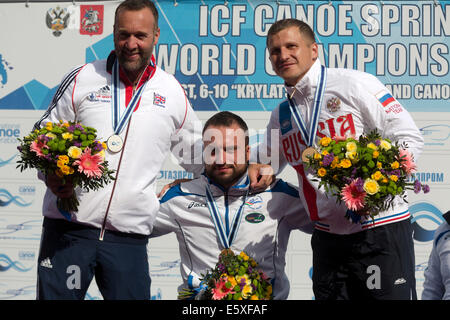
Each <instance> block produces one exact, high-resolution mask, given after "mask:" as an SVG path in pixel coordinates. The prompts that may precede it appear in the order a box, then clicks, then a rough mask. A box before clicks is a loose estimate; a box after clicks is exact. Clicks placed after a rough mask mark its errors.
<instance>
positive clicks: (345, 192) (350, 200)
mask: <svg viewBox="0 0 450 320" xmlns="http://www.w3.org/2000/svg"><path fill="white" fill-rule="evenodd" d="M356 181H357V180H353V181H352V182H351V183H350V184H346V185H345V187H344V188H343V189H342V191H341V197H342V200H344V202H345V205H346V206H347V208H349V209H350V210H353V211H358V210H361V209H363V208H364V204H365V201H364V198H365V197H366V193H365V192H364V191H362V192H361V191H359V190H358V189H359V188H358V186H357V184H356Z"/></svg>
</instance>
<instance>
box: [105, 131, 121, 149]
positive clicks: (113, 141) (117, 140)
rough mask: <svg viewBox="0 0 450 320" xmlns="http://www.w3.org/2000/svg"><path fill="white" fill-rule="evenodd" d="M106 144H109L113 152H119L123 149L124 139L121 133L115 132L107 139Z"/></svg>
mask: <svg viewBox="0 0 450 320" xmlns="http://www.w3.org/2000/svg"><path fill="white" fill-rule="evenodd" d="M106 145H107V146H108V151H110V152H112V153H117V152H119V151H120V150H122V147H123V140H122V138H121V137H120V136H119V135H117V134H113V135H112V136H110V137H109V138H108V140H107V141H106Z"/></svg>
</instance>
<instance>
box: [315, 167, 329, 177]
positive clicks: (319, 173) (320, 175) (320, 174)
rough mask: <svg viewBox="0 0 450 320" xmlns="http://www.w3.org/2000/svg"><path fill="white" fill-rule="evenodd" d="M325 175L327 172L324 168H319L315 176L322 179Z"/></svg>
mask: <svg viewBox="0 0 450 320" xmlns="http://www.w3.org/2000/svg"><path fill="white" fill-rule="evenodd" d="M326 174H327V170H326V169H325V168H320V169H319V170H317V175H318V176H319V177H324V176H325V175H326Z"/></svg>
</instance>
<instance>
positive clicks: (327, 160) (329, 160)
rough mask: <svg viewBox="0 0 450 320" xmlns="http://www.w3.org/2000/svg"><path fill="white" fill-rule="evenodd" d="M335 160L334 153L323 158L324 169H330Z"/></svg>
mask: <svg viewBox="0 0 450 320" xmlns="http://www.w3.org/2000/svg"><path fill="white" fill-rule="evenodd" d="M333 160H334V154H333V152H332V153H329V154H327V155H326V156H325V157H323V161H322V164H323V166H324V167H328V166H329V165H330V164H331V163H332V162H333Z"/></svg>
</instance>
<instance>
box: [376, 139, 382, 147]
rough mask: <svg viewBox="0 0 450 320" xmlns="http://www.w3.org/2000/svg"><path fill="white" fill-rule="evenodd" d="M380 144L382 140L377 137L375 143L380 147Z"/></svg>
mask: <svg viewBox="0 0 450 320" xmlns="http://www.w3.org/2000/svg"><path fill="white" fill-rule="evenodd" d="M380 144H381V141H380V139H377V140H375V145H376V146H377V147H379V146H380Z"/></svg>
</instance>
